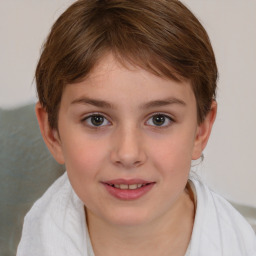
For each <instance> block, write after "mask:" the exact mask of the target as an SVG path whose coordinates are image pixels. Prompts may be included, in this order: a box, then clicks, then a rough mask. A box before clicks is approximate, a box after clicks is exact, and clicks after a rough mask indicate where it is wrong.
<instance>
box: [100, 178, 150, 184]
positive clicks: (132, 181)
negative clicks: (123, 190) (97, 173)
mask: <svg viewBox="0 0 256 256" xmlns="http://www.w3.org/2000/svg"><path fill="white" fill-rule="evenodd" d="M103 183H105V184H110V185H120V184H127V185H132V184H148V183H153V181H147V180H143V179H114V180H107V181H103Z"/></svg>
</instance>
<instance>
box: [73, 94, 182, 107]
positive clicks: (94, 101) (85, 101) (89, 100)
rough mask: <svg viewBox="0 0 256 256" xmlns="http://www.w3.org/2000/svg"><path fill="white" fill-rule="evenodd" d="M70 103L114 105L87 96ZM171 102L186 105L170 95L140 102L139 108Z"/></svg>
mask: <svg viewBox="0 0 256 256" xmlns="http://www.w3.org/2000/svg"><path fill="white" fill-rule="evenodd" d="M71 104H89V105H93V106H95V107H99V108H112V109H113V108H114V106H113V105H112V104H111V103H109V102H107V101H104V100H98V99H92V98H87V97H83V98H79V99H76V100H74V101H72V102H71ZM172 104H178V105H181V106H186V103H185V102H184V101H183V100H181V99H178V98H174V97H172V98H167V99H162V100H154V101H150V102H147V103H145V104H142V105H141V106H140V108H141V109H147V108H154V107H163V106H168V105H172Z"/></svg>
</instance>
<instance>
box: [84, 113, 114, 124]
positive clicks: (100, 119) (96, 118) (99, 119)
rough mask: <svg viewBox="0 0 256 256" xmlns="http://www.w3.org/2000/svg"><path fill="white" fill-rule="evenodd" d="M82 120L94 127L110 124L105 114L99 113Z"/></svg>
mask: <svg viewBox="0 0 256 256" xmlns="http://www.w3.org/2000/svg"><path fill="white" fill-rule="evenodd" d="M82 121H83V122H86V124H87V125H88V126H92V127H100V126H106V125H109V124H110V122H109V121H108V120H107V119H106V118H105V117H104V116H102V115H99V114H93V115H90V116H87V117H85V118H84V119H83V120H82Z"/></svg>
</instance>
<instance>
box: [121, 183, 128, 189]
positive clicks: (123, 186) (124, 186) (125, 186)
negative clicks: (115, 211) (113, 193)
mask: <svg viewBox="0 0 256 256" xmlns="http://www.w3.org/2000/svg"><path fill="white" fill-rule="evenodd" d="M128 188H129V185H127V184H120V189H128Z"/></svg>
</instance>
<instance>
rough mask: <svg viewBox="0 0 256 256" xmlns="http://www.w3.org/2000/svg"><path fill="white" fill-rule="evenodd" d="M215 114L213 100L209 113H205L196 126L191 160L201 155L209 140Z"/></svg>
mask: <svg viewBox="0 0 256 256" xmlns="http://www.w3.org/2000/svg"><path fill="white" fill-rule="evenodd" d="M216 114H217V102H216V101H215V100H213V101H212V104H211V109H210V111H209V113H208V114H207V115H206V117H205V119H204V121H203V122H202V123H201V124H200V125H198V127H197V131H196V137H195V142H194V149H193V154H192V159H193V160H196V159H198V158H200V157H201V155H202V152H203V150H204V148H205V147H206V145H207V142H208V140H209V137H210V134H211V130H212V126H213V124H214V121H215V118H216Z"/></svg>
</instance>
